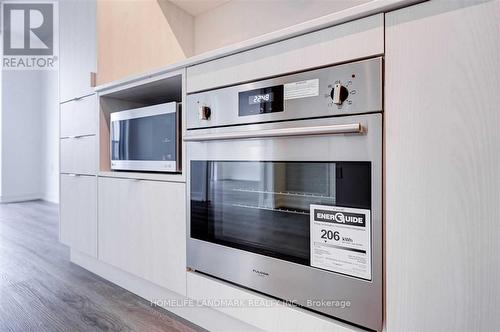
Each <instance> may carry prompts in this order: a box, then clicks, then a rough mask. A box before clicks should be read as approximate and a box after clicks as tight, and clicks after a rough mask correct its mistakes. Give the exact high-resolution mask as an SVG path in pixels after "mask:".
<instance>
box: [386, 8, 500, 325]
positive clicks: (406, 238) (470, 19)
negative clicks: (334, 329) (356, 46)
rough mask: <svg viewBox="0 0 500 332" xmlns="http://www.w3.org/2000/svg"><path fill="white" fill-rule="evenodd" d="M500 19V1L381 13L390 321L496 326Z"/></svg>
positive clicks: (499, 320) (499, 294) (499, 291)
mask: <svg viewBox="0 0 500 332" xmlns="http://www.w3.org/2000/svg"><path fill="white" fill-rule="evenodd" d="M499 22H500V1H427V2H424V3H422V4H419V5H415V6H412V7H408V8H405V9H401V10H398V11H394V12H391V13H389V14H387V15H386V57H385V60H386V61H385V65H386V76H385V77H386V96H385V102H386V107H385V121H384V126H385V130H386V132H385V135H386V140H385V141H386V149H385V154H386V172H385V174H386V175H385V179H386V195H385V200H386V203H385V206H386V213H385V215H386V239H385V240H386V241H385V243H386V306H387V307H386V327H387V331H493V330H497V329H498V326H499V325H500V315H499V314H498V308H499V307H500V288H499V287H498V286H497V284H498V280H499V279H500V264H499V262H500V241H498V238H499V237H500V223H499V220H500V204H499V202H500V191H499V188H500V153H499V147H500V131H499V129H498V127H499V124H500V112H499V108H498V105H500V94H499V86H500V46H499V45H500V25H499ZM467 87H471V88H470V89H468V88H467ZM438 312H439V314H437V313H438Z"/></svg>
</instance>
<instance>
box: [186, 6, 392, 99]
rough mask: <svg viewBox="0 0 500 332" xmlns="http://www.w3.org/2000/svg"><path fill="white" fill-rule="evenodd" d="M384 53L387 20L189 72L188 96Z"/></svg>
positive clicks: (275, 46)
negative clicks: (193, 93) (197, 92)
mask: <svg viewBox="0 0 500 332" xmlns="http://www.w3.org/2000/svg"><path fill="white" fill-rule="evenodd" d="M382 53H384V16H383V14H377V15H373V16H370V17H366V18H363V19H360V20H356V21H353V22H348V23H344V24H340V25H336V26H333V27H331V28H327V29H323V30H319V31H316V32H312V33H309V34H306V35H302V36H298V37H294V38H290V39H286V40H283V41H280V42H277V43H274V44H270V45H266V46H262V47H258V48H255V49H252V50H248V51H245V52H241V53H238V54H235V55H232V56H228V57H222V58H220V59H217V60H213V61H209V62H205V63H201V64H198V65H195V66H192V67H188V68H187V81H186V84H187V92H188V93H191V92H194V91H200V90H207V89H212V88H215V87H220V86H224V85H230V84H235V83H238V82H245V81H252V80H256V79H262V78H263V77H271V76H276V75H283V74H286V73H290V72H295V71H299V70H305V69H310V68H315V67H320V66H327V65H331V64H334V63H340V62H345V61H351V60H353V59H359V58H365V57H369V56H375V55H378V54H382Z"/></svg>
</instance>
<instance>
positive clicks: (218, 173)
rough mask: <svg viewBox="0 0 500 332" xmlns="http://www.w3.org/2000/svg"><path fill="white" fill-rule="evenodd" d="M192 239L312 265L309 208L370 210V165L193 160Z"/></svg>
mask: <svg viewBox="0 0 500 332" xmlns="http://www.w3.org/2000/svg"><path fill="white" fill-rule="evenodd" d="M190 189H191V237H192V238H195V239H199V240H204V241H209V242H213V243H217V244H222V245H225V246H229V247H233V248H237V249H242V250H247V251H251V252H254V253H259V254H263V255H267V256H271V257H275V258H279V259H284V260H288V261H291V262H295V263H299V264H305V265H310V264H309V263H310V249H309V248H310V247H309V244H310V240H309V222H310V221H309V206H310V205H311V204H321V205H336V206H343V207H353V208H363V209H370V208H371V163H370V162H345V161H342V162H281V161H191V188H190Z"/></svg>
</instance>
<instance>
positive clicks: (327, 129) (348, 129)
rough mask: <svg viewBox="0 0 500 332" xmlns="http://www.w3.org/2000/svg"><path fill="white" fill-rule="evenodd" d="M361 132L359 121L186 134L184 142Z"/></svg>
mask: <svg viewBox="0 0 500 332" xmlns="http://www.w3.org/2000/svg"><path fill="white" fill-rule="evenodd" d="M362 132H363V126H362V125H361V124H360V123H349V124H339V125H330V126H316V127H298V128H280V129H263V130H258V131H257V130H253V131H235V132H228V133H219V134H203V135H186V136H185V137H184V141H185V142H202V141H221V140H230V139H251V138H269V137H292V136H310V135H332V134H359V133H362Z"/></svg>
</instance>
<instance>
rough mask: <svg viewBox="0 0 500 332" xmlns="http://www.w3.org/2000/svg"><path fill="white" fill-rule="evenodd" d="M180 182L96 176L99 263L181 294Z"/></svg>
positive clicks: (183, 250)
mask: <svg viewBox="0 0 500 332" xmlns="http://www.w3.org/2000/svg"><path fill="white" fill-rule="evenodd" d="M185 190H186V186H185V184H184V183H173V182H161V181H145V180H132V179H119V178H105V177H100V178H99V259H100V260H102V261H104V262H106V263H109V264H111V265H114V266H116V267H118V268H121V269H123V270H125V271H127V272H129V273H132V274H134V275H136V276H139V277H142V278H144V279H146V280H148V281H151V282H154V283H156V284H158V285H160V286H163V287H165V288H167V289H170V290H172V291H175V292H177V293H179V294H182V295H185V293H186V209H185V202H186V196H185Z"/></svg>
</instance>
